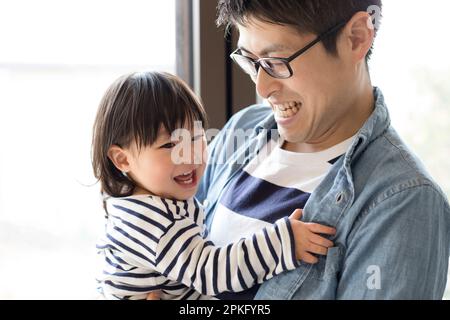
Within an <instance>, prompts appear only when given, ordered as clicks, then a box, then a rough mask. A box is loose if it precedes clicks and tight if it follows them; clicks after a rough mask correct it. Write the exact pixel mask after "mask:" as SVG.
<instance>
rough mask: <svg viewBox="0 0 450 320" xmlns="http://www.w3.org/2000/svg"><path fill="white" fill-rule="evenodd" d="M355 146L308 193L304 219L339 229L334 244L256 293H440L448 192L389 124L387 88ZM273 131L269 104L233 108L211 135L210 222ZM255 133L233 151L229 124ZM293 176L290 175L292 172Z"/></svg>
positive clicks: (206, 194) (206, 190)
mask: <svg viewBox="0 0 450 320" xmlns="http://www.w3.org/2000/svg"><path fill="white" fill-rule="evenodd" d="M374 96H375V101H376V103H375V109H374V112H373V113H372V115H371V116H370V118H369V119H368V120H367V121H366V123H365V124H364V126H363V127H362V128H361V130H360V131H359V132H358V133H357V135H356V138H355V141H354V143H353V144H352V146H351V147H350V149H349V150H348V151H347V153H346V154H345V156H344V157H341V158H340V159H339V160H338V161H337V162H336V163H335V164H334V165H333V167H332V169H331V170H330V172H329V173H328V175H327V176H326V177H325V179H324V180H323V181H322V183H321V184H320V185H319V186H318V187H317V188H316V189H315V191H314V192H313V193H312V195H311V197H310V198H309V200H308V202H307V204H306V206H305V208H304V213H303V217H302V220H303V221H306V222H316V223H321V224H325V225H329V226H333V227H335V228H336V229H337V234H336V236H335V237H333V238H331V240H332V241H333V242H334V244H335V247H333V248H330V249H329V251H328V255H327V256H326V257H320V258H319V262H318V263H317V264H315V265H310V264H305V263H301V264H300V267H299V268H297V269H296V270H293V271H290V272H286V273H282V274H280V275H278V276H275V277H274V278H272V279H271V280H269V281H267V282H265V283H264V284H263V285H262V286H261V288H260V289H259V291H258V293H257V295H256V297H255V298H256V299H277V300H287V299H442V297H443V294H444V290H445V286H446V279H447V271H448V262H449V248H450V207H449V204H448V200H447V198H446V196H445V195H444V194H443V192H442V191H441V189H440V188H439V187H438V186H437V185H436V183H435V182H434V181H433V179H432V178H431V177H430V176H429V174H428V173H427V172H426V170H425V168H424V167H423V165H422V164H421V163H420V161H419V160H418V159H417V158H416V157H415V156H414V155H413V153H412V152H411V151H410V150H408V148H407V147H406V146H405V144H404V143H403V142H402V140H401V139H400V137H399V136H398V134H397V133H396V131H395V130H394V128H393V127H392V126H391V122H390V118H389V112H388V109H387V107H386V105H385V102H384V98H383V95H382V93H381V91H380V90H379V89H378V88H374ZM274 128H276V123H275V120H274V117H273V114H272V112H271V110H270V108H269V107H267V106H261V105H256V106H252V107H248V108H246V109H245V110H243V111H241V112H239V113H237V114H236V115H235V116H234V117H233V118H232V119H231V120H230V121H229V122H228V123H227V125H226V126H225V127H224V130H222V131H221V133H220V134H219V135H218V136H217V137H216V138H215V139H214V140H213V142H212V143H211V144H210V146H209V147H208V148H209V162H210V164H209V165H208V167H207V169H206V171H205V175H204V177H203V179H202V183H201V185H200V188H199V191H198V194H197V197H198V199H199V200H200V201H202V202H203V201H204V200H205V199H207V201H206V202H205V205H206V208H205V213H206V215H207V223H208V225H210V223H211V221H212V219H214V211H215V207H216V205H217V203H218V202H219V199H220V197H221V194H222V192H223V190H224V188H225V187H226V185H227V184H228V183H229V181H230V180H231V179H232V178H233V175H234V174H235V173H236V172H237V171H238V170H239V169H240V168H242V167H243V166H245V165H246V164H248V162H249V161H250V160H251V159H252V157H254V156H255V153H254V152H252V151H251V150H258V149H259V148H260V147H262V146H263V145H264V144H265V143H267V139H268V137H267V132H268V130H270V129H274ZM236 129H242V130H250V131H249V133H251V134H250V136H249V138H248V139H247V141H246V143H244V144H243V145H241V146H239V148H238V149H237V150H236V151H235V152H233V153H232V155H231V157H230V152H229V150H230V149H228V147H230V146H231V145H232V144H234V143H235V142H234V139H233V138H230V137H231V135H230V134H229V131H228V132H227V130H236ZM293 174H294V172H293Z"/></svg>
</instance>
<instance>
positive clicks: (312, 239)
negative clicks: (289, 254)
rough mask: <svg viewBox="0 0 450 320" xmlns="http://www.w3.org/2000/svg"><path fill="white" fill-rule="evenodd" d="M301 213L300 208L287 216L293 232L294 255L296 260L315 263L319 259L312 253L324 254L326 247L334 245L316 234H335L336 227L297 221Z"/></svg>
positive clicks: (325, 253) (326, 250)
mask: <svg viewBox="0 0 450 320" xmlns="http://www.w3.org/2000/svg"><path fill="white" fill-rule="evenodd" d="M302 213H303V211H302V210H300V209H297V210H295V211H294V213H293V214H292V215H291V216H290V217H289V219H290V222H291V226H292V231H293V233H294V240H295V256H296V257H297V260H302V261H304V262H306V263H311V264H315V263H317V262H318V261H319V260H318V259H317V258H316V257H315V256H314V255H312V253H314V254H319V255H323V256H326V255H327V252H328V248H330V247H332V246H333V245H334V244H333V242H331V241H330V240H328V239H325V238H324V237H321V236H319V235H318V234H328V235H335V234H336V229H334V228H331V227H327V226H324V225H321V224H317V223H306V222H302V221H299V219H300V218H301V216H302Z"/></svg>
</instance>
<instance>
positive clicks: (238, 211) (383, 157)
mask: <svg viewBox="0 0 450 320" xmlns="http://www.w3.org/2000/svg"><path fill="white" fill-rule="evenodd" d="M218 14H219V17H218V24H219V25H231V26H233V27H236V28H237V29H238V31H239V43H238V49H237V50H236V51H235V52H234V53H233V54H232V58H233V59H234V60H235V62H236V63H238V64H239V65H240V66H241V67H242V69H243V70H244V71H245V72H247V73H248V74H249V75H250V76H251V77H252V79H253V80H254V82H255V84H256V89H257V91H258V94H259V95H260V96H261V97H262V98H264V99H266V100H267V101H268V103H269V104H270V107H267V106H262V105H256V106H251V107H249V108H246V109H245V110H243V111H241V112H239V113H238V114H236V115H235V116H234V117H233V118H232V119H231V120H230V121H229V122H228V123H227V125H226V126H225V128H224V129H223V130H222V132H221V133H220V134H219V135H218V136H217V137H216V138H215V139H214V141H213V142H212V143H211V145H210V158H209V162H210V165H209V166H208V168H207V170H206V173H205V176H204V179H203V181H202V184H201V187H200V190H199V192H198V194H197V196H198V198H199V199H200V200H201V201H204V200H206V201H205V204H206V214H207V217H208V218H207V219H208V224H209V226H210V236H211V240H212V241H213V242H215V243H216V244H226V243H229V242H232V241H236V240H237V239H240V238H241V237H244V236H246V235H248V234H250V233H252V232H254V231H255V230H257V229H261V228H262V227H264V226H266V225H267V224H269V223H272V222H273V221H274V220H276V219H277V218H278V217H280V216H287V215H289V214H291V213H292V211H294V210H295V209H297V208H300V209H303V216H302V218H301V219H302V220H303V221H306V222H316V223H321V224H326V225H329V226H332V227H335V228H336V229H337V234H336V236H335V237H333V238H330V240H332V241H333V242H334V245H335V246H334V247H333V248H331V249H329V250H328V254H327V256H326V257H319V256H314V255H312V254H311V255H310V256H309V257H308V258H307V259H305V260H304V261H301V264H300V267H299V268H297V269H296V270H294V271H291V272H288V273H284V274H280V275H277V274H274V277H273V278H272V279H270V280H269V281H267V282H265V283H264V284H263V285H261V286H260V288H259V290H258V289H257V292H256V290H252V291H245V292H244V293H243V294H241V295H223V296H220V298H234V299H253V298H256V299H441V298H442V296H443V293H444V290H445V286H446V277H447V269H448V259H449V245H450V208H449V204H448V202H447V199H446V197H445V195H444V194H443V193H442V191H441V190H440V189H439V187H438V186H437V185H436V184H435V183H434V182H433V180H432V178H431V177H430V176H429V175H428V173H427V172H426V171H425V169H424V168H423V166H422V165H421V164H420V162H419V160H418V159H416V158H415V157H414V155H413V154H412V153H411V152H410V151H409V150H408V149H407V147H406V146H405V145H404V143H403V142H402V140H401V139H400V137H399V136H398V135H397V133H396V132H395V130H394V128H392V126H391V124H390V119H389V114H388V110H387V107H386V105H385V102H384V99H383V95H382V93H381V90H380V89H378V88H374V87H373V86H372V84H371V80H370V74H369V71H368V67H367V61H368V59H369V57H370V54H371V50H372V44H373V41H374V38H375V34H376V30H375V28H374V24H375V25H377V24H378V23H379V21H378V18H379V16H380V14H381V0H341V1H339V2H338V3H337V2H335V1H328V0H279V1H273V0H259V1H258V0H220V1H219V5H218ZM249 130H250V131H249ZM273 130H277V131H276V132H277V133H279V137H277V135H276V134H270V133H271V132H273ZM237 131H239V132H249V133H250V135H249V136H248V137H247V140H246V143H244V144H240V145H238V146H236V144H235V140H236V139H235V137H233V132H237ZM233 147H235V149H233ZM230 149H233V150H234V152H232V153H230V152H229V150H230ZM254 151H255V152H254ZM262 151H264V152H262ZM258 152H259V153H258ZM271 240H272V241H277V239H271ZM249 254H250V255H255V256H258V255H264V254H270V248H261V250H259V251H258V252H249ZM261 260H262V259H261ZM256 267H260V268H264V267H265V266H264V265H263V263H261V266H256ZM256 267H255V266H253V267H252V266H249V267H248V268H247V269H246V270H241V273H252V272H253V271H254V270H253V268H256ZM236 276H237V277H239V276H240V275H239V274H238V275H236ZM241 286H242V287H243V288H246V287H247V284H246V283H245V282H241Z"/></svg>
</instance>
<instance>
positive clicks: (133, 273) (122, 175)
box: [92, 72, 335, 299]
mask: <svg viewBox="0 0 450 320" xmlns="http://www.w3.org/2000/svg"><path fill="white" fill-rule="evenodd" d="M197 121H201V123H203V124H205V123H206V116H205V112H204V109H203V107H202V105H201V103H200V101H199V99H197V98H196V97H195V95H194V94H193V92H192V91H191V90H190V89H189V87H188V86H187V85H186V84H185V83H183V82H182V81H181V80H180V79H178V78H177V77H175V76H172V75H170V74H167V73H157V72H146V73H134V74H131V75H126V76H123V77H121V78H119V79H118V80H116V81H115V82H114V83H113V84H112V85H111V87H110V88H109V89H108V90H107V92H106V94H105V96H104V97H103V99H102V102H101V104H100V107H99V110H98V113H97V118H96V120H95V124H94V134H93V146H92V148H93V150H92V151H93V153H92V155H93V161H92V162H93V169H94V173H95V176H96V178H97V179H98V180H99V181H100V183H101V187H102V191H103V193H104V194H106V195H107V197H105V201H104V207H105V211H106V221H105V230H104V235H103V236H102V239H101V241H100V243H99V244H98V246H97V248H98V250H99V254H100V257H101V263H102V269H103V270H102V274H101V275H100V276H99V278H98V282H99V291H100V292H101V293H102V295H103V296H104V298H106V299H145V298H146V297H147V294H148V293H149V292H152V291H155V290H160V292H161V296H160V297H161V299H208V298H211V297H212V296H214V295H217V294H219V293H222V292H238V291H242V290H245V289H248V288H250V287H252V286H253V285H255V284H257V283H262V282H263V281H265V280H268V279H270V278H272V277H273V276H274V275H277V274H279V273H281V272H283V271H287V270H292V269H295V268H296V267H297V266H298V263H299V262H298V260H302V259H304V258H305V257H307V256H309V257H311V256H310V254H319V255H326V253H327V248H329V247H331V246H333V243H332V242H331V241H329V240H327V239H325V238H323V237H321V236H319V235H318V233H321V234H328V235H333V234H334V233H335V230H334V229H333V228H329V227H326V226H322V225H318V224H307V223H303V222H301V221H299V220H298V219H299V218H300V215H301V210H296V211H295V212H294V213H293V214H292V215H291V217H289V218H287V217H286V218H284V219H280V220H278V221H277V222H276V223H275V224H274V225H272V226H271V227H269V228H265V229H263V230H261V231H260V232H258V233H256V234H254V235H253V236H251V237H249V238H247V239H241V240H240V241H239V242H237V243H232V244H229V245H227V246H225V247H216V246H214V244H213V243H212V242H211V241H208V239H207V231H206V228H205V225H204V219H205V217H204V214H203V210H202V207H201V205H200V204H199V203H198V201H197V200H196V199H195V198H194V195H195V193H196V190H197V187H198V184H199V181H200V179H201V177H202V175H203V171H204V168H205V163H204V161H201V160H202V159H203V158H204V152H205V148H206V139H205V137H204V131H203V129H202V130H200V132H201V134H197V135H194V136H193V137H192V138H191V139H189V140H191V141H172V140H173V139H171V133H172V132H174V130H176V129H179V128H184V129H186V130H189V131H188V132H192V131H193V129H194V123H196V122H197ZM183 139H184V138H183ZM181 143H183V144H184V145H186V143H187V144H188V145H189V144H192V146H194V145H197V146H198V145H200V146H201V147H200V148H193V149H192V148H191V150H194V154H193V155H192V156H189V157H187V158H188V159H189V160H190V161H183V162H181V163H179V162H178V161H174V153H177V152H174V151H175V149H177V147H179V146H180V145H179V144H181ZM183 152H184V149H183ZM177 154H178V153H177ZM184 156H185V155H184ZM183 158H184V159H185V158H186V157H183ZM199 160H200V161H199Z"/></svg>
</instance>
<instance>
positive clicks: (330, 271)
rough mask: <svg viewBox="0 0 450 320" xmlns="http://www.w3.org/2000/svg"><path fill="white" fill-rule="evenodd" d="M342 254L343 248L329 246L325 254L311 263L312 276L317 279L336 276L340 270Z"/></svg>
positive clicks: (327, 278)
mask: <svg viewBox="0 0 450 320" xmlns="http://www.w3.org/2000/svg"><path fill="white" fill-rule="evenodd" d="M343 254H344V250H343V248H342V247H340V246H337V247H332V248H329V249H328V253H327V255H326V256H320V257H319V262H318V263H316V264H315V265H313V268H312V270H311V271H312V276H313V277H314V278H316V279H319V280H329V279H331V278H335V277H337V275H338V274H339V272H340V271H341V265H342V257H343Z"/></svg>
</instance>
